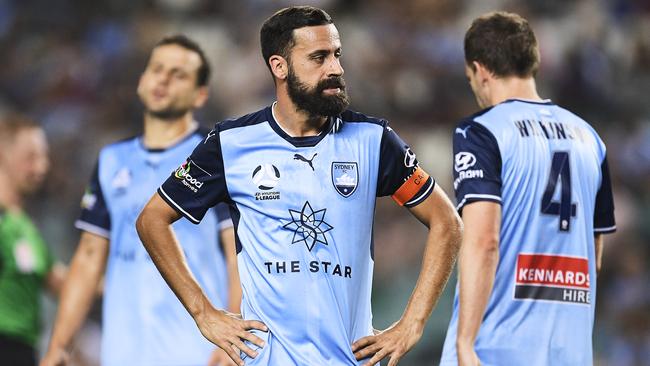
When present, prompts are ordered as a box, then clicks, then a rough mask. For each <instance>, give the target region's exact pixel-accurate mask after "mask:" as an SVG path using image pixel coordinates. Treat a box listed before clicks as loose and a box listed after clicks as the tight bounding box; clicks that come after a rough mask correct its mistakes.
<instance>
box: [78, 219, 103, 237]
mask: <svg viewBox="0 0 650 366" xmlns="http://www.w3.org/2000/svg"><path fill="white" fill-rule="evenodd" d="M74 227H76V228H77V229H79V230H83V231H87V232H89V233H91V234H95V235H99V236H101V237H104V238H106V239H109V238H110V236H111V232H110V231H109V230H106V229H104V228H103V227H100V226H97V225H94V224H91V223H89V222H87V221H83V220H77V221H75V222H74Z"/></svg>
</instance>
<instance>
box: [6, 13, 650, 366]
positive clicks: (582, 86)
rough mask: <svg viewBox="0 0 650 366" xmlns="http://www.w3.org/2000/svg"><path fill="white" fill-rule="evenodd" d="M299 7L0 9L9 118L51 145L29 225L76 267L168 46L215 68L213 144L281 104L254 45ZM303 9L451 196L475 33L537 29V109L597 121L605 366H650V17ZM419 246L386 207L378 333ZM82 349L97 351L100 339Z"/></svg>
mask: <svg viewBox="0 0 650 366" xmlns="http://www.w3.org/2000/svg"><path fill="white" fill-rule="evenodd" d="M294 4H295V3H294V2H289V1H285V0H276V1H271V0H239V1H214V0H145V1H130V0H102V1H84V0H56V1H46V0H30V1H20V0H0V55H2V59H3V66H2V67H0V113H1V112H2V111H9V110H14V111H19V112H22V113H25V114H27V115H29V116H31V117H32V118H33V119H35V120H37V121H39V122H40V123H41V124H42V125H43V126H44V128H45V130H46V132H47V135H48V139H49V141H50V144H51V157H52V162H53V169H52V172H51V173H50V175H49V177H48V184H47V185H46V187H45V188H44V189H43V190H42V191H41V192H39V194H38V195H37V196H36V197H34V199H33V200H32V202H31V203H30V208H31V209H30V213H31V214H33V215H34V217H35V219H36V222H37V223H38V225H39V226H40V228H41V229H42V231H43V233H44V236H45V238H46V239H47V240H48V242H49V244H50V245H51V246H52V247H53V248H54V250H55V252H56V253H57V255H58V257H59V258H61V259H63V260H64V261H68V260H69V258H70V256H71V254H72V251H73V249H74V248H73V246H74V245H75V243H76V242H77V235H78V233H77V232H76V230H75V229H73V226H72V223H73V222H74V220H75V218H76V216H77V215H78V213H79V202H80V199H81V196H82V193H83V189H84V186H85V184H86V182H87V180H88V178H89V177H90V173H91V170H92V168H93V166H94V164H95V160H96V156H97V153H98V151H99V149H100V147H101V146H102V145H104V144H106V143H109V142H112V141H115V140H118V139H122V138H125V137H129V136H132V135H135V134H138V133H139V132H140V131H139V129H140V128H141V127H140V126H141V106H140V104H139V101H138V99H137V95H136V84H137V81H138V78H139V73H140V72H141V71H142V70H143V69H144V66H145V63H146V57H147V55H148V53H149V51H150V49H151V47H152V46H153V45H154V44H155V43H156V41H158V40H159V39H160V38H161V37H162V36H163V35H168V34H172V33H179V32H182V33H185V34H187V35H189V36H191V37H193V38H195V39H196V40H197V41H198V42H199V43H200V44H201V45H202V46H203V47H204V48H205V50H206V51H207V54H208V57H209V58H210V60H211V64H212V66H213V77H212V81H211V97H210V101H209V103H208V105H207V106H206V107H204V108H203V109H202V110H201V111H199V113H198V114H197V118H198V119H199V120H200V121H201V122H202V123H203V124H204V125H205V126H209V125H211V124H213V123H214V122H216V121H219V120H222V119H225V118H229V117H233V116H238V115H241V114H244V113H247V112H249V111H252V110H257V109H259V108H260V107H262V106H264V105H267V104H270V103H271V102H272V101H273V95H274V93H273V92H274V89H273V84H272V79H271V76H270V75H269V74H268V70H267V69H266V66H265V65H264V62H263V60H262V57H261V53H260V50H259V28H260V26H261V24H262V22H263V20H264V19H265V18H266V17H268V16H270V15H271V14H272V13H273V12H274V11H275V10H277V9H279V8H281V7H283V6H286V5H294ZM303 4H309V5H316V6H319V7H322V8H324V9H326V10H327V11H328V12H329V13H330V14H331V15H332V16H333V18H334V20H335V22H336V24H337V26H338V28H339V31H340V32H341V36H342V43H343V56H342V61H343V67H344V68H345V75H344V77H345V79H346V81H347V84H348V91H349V93H350V96H351V101H352V108H353V109H356V110H360V111H362V112H364V113H367V114H371V115H376V116H381V117H384V118H387V119H388V120H389V121H391V124H392V126H393V128H395V129H396V130H397V131H399V132H400V134H401V135H402V137H404V138H405V140H407V141H408V142H409V143H410V144H411V145H413V147H414V150H415V151H416V152H417V153H418V157H419V160H421V161H422V163H423V165H424V166H425V168H426V170H428V171H429V172H430V173H432V175H433V176H435V177H436V178H437V180H438V182H439V183H440V184H441V185H442V186H443V187H444V188H445V190H446V191H447V192H448V193H450V194H451V193H452V185H451V180H452V179H451V136H452V131H453V128H454V124H455V123H456V121H457V120H459V119H460V118H462V117H464V116H466V115H468V114H471V113H473V112H474V111H476V110H477V109H478V107H477V106H476V103H475V101H474V98H473V96H472V94H471V90H470V88H469V86H468V84H467V80H466V78H465V75H464V70H463V65H464V58H463V35H464V32H465V30H466V28H467V27H468V26H469V23H470V22H471V20H472V19H473V18H474V17H476V16H478V15H480V14H481V13H483V12H486V11H490V10H509V11H514V12H518V13H519V14H521V15H523V16H524V17H526V18H527V19H529V21H530V23H531V25H532V26H533V28H534V30H535V31H536V34H537V37H538V41H539V43H540V48H541V54H542V65H541V69H540V72H539V74H538V86H539V89H540V94H541V95H542V96H543V97H546V98H550V99H552V100H553V101H554V102H556V103H557V104H559V105H561V106H563V107H566V108H568V109H570V110H572V111H574V112H575V113H577V114H578V115H580V116H582V117H583V118H585V119H587V120H588V121H589V122H590V123H591V124H592V125H593V126H594V127H595V128H596V129H597V130H598V131H599V133H600V135H601V137H602V138H603V140H604V141H605V143H606V144H607V146H608V159H609V163H610V167H611V170H612V181H613V185H614V190H615V204H616V219H617V223H618V232H617V233H616V234H614V235H611V236H607V238H606V246H605V258H604V263H603V269H602V272H601V274H600V275H599V278H598V295H597V310H596V311H597V315H596V326H595V330H594V335H595V336H594V341H595V352H596V360H597V361H596V364H598V365H617V366H618V365H650V285H649V284H650V266H648V263H649V261H650V251H649V248H648V243H650V103H649V102H648V93H650V2H648V1H647V0H582V1H579V0H519V1H515V0H402V1H394V0H305V1H304V2H303ZM425 234H426V231H425V229H424V228H423V227H421V225H420V224H419V223H417V222H416V221H415V220H414V219H413V218H412V217H411V216H410V215H407V214H405V212H403V211H402V209H401V208H399V207H397V206H396V205H395V204H393V203H392V202H391V201H390V199H382V200H380V202H379V204H378V206H377V223H376V225H375V261H376V267H375V289H374V294H373V299H374V300H373V306H374V319H375V326H376V327H384V326H386V325H388V324H390V323H392V322H393V321H395V320H397V318H398V317H399V316H400V315H401V314H400V311H401V310H402V309H403V308H404V305H405V303H406V299H407V297H408V295H409V294H410V292H411V290H412V288H413V286H414V284H415V276H416V275H417V273H418V271H419V262H420V259H421V247H422V245H423V243H424V236H425ZM454 284H455V279H454V278H452V280H451V281H450V285H449V286H448V289H447V291H446V292H445V296H444V298H443V299H442V301H441V303H440V304H439V306H438V308H437V309H436V311H435V312H434V315H433V316H432V319H431V320H430V322H429V325H428V330H427V332H426V334H425V337H424V339H423V340H422V342H421V343H420V344H419V345H418V346H417V347H416V348H415V349H414V350H413V351H412V352H411V354H410V355H408V357H406V358H405V359H404V360H403V362H402V363H401V364H403V365H407V366H408V365H413V366H419V365H430V364H432V360H436V361H437V360H438V357H439V353H440V350H441V347H442V340H443V337H444V334H445V331H446V328H447V324H448V321H449V317H450V313H451V299H452V293H453V286H454ZM49 306H50V308H52V307H53V305H52V304H50V305H49ZM50 314H51V309H50ZM50 320H51V315H50ZM84 334H86V335H87V336H88V337H94V336H96V334H98V332H96V331H89V332H86V333H84ZM80 342H82V343H83V342H89V343H92V342H90V341H89V340H84V339H81V340H80ZM93 344H94V343H93ZM89 347H90V346H89ZM91 356H92V355H91ZM91 359H92V357H91ZM91 363H92V362H91Z"/></svg>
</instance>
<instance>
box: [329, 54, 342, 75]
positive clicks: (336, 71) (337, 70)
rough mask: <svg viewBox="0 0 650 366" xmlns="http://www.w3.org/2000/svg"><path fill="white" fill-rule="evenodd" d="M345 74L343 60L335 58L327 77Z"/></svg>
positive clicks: (331, 61) (330, 63) (331, 62)
mask: <svg viewBox="0 0 650 366" xmlns="http://www.w3.org/2000/svg"><path fill="white" fill-rule="evenodd" d="M343 73H345V70H343V65H341V60H340V59H339V58H338V57H333V58H332V59H331V60H330V62H329V69H328V74H327V76H341V75H343Z"/></svg>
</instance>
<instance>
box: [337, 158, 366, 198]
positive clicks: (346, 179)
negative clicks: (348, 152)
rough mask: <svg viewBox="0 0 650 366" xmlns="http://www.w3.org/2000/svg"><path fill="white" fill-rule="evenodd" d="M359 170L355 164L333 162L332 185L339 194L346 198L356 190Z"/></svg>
mask: <svg viewBox="0 0 650 366" xmlns="http://www.w3.org/2000/svg"><path fill="white" fill-rule="evenodd" d="M358 183H359V169H358V166H357V163H356V162H333V163H332V184H334V188H335V189H336V191H337V192H339V194H340V195H341V196H343V197H345V198H348V197H350V196H351V195H352V193H354V191H356V190H357V186H358Z"/></svg>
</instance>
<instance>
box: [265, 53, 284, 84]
mask: <svg viewBox="0 0 650 366" xmlns="http://www.w3.org/2000/svg"><path fill="white" fill-rule="evenodd" d="M269 66H270V67H271V72H272V73H273V76H275V77H276V78H278V79H280V80H284V79H286V78H287V75H289V63H288V62H287V60H286V59H285V58H284V57H282V56H280V55H273V56H271V57H269Z"/></svg>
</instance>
